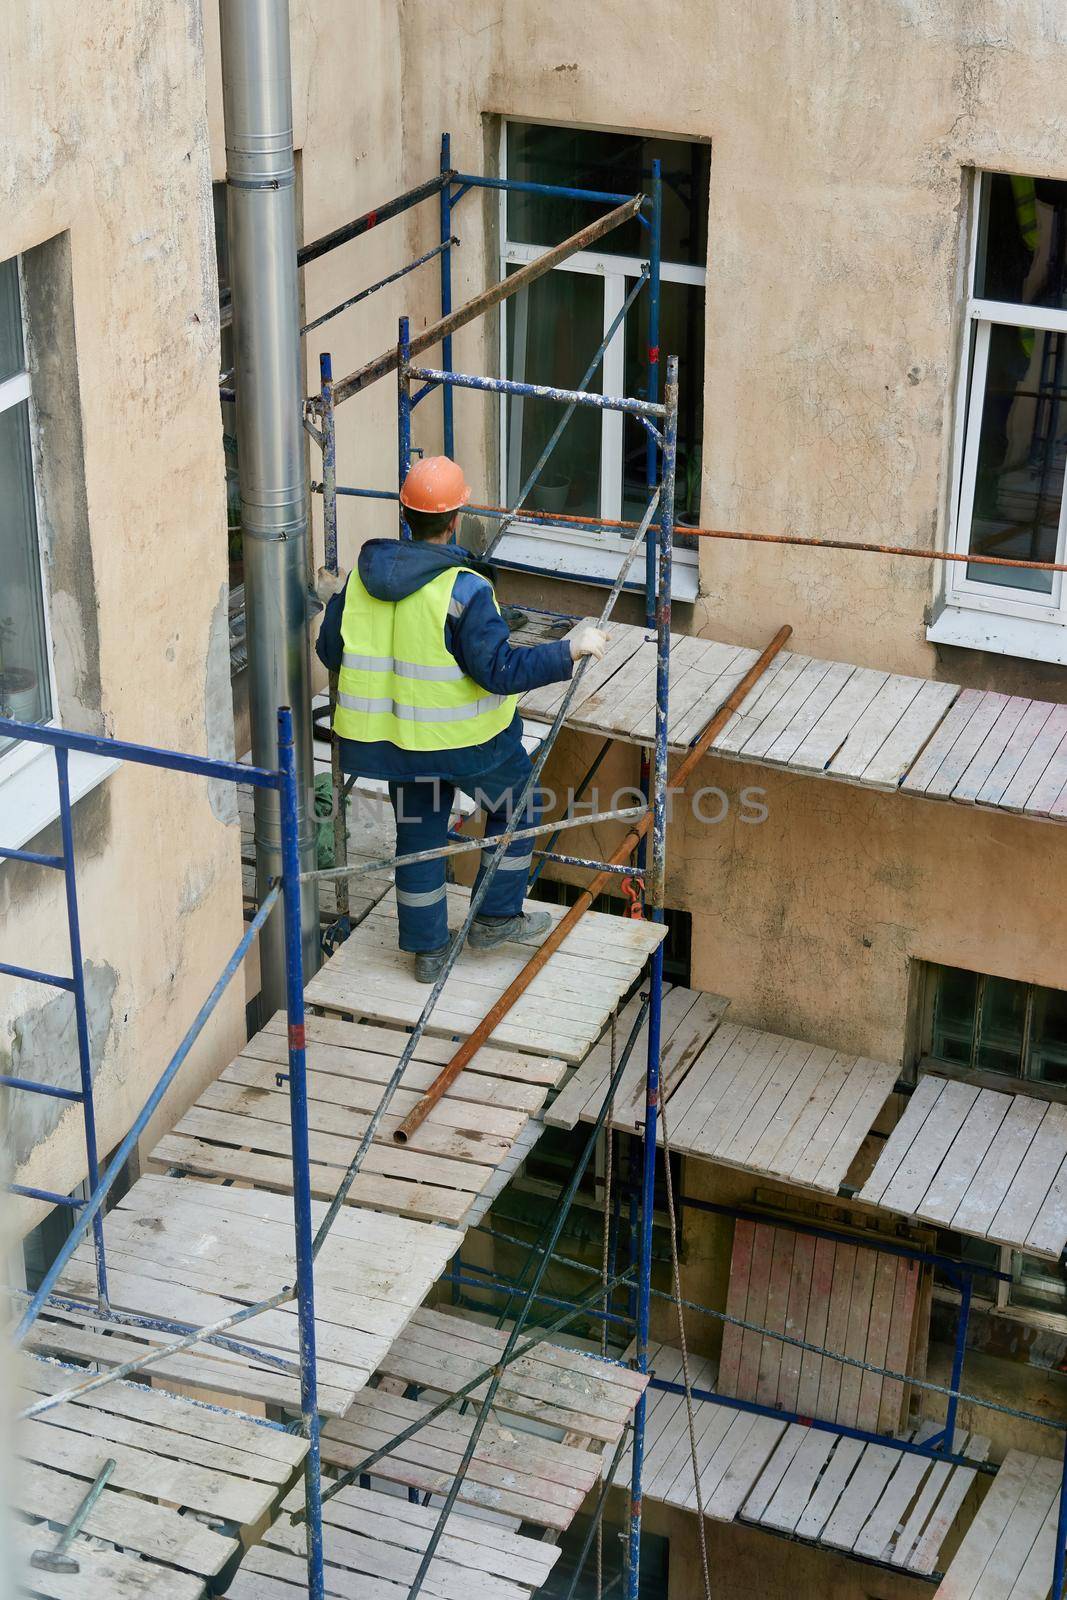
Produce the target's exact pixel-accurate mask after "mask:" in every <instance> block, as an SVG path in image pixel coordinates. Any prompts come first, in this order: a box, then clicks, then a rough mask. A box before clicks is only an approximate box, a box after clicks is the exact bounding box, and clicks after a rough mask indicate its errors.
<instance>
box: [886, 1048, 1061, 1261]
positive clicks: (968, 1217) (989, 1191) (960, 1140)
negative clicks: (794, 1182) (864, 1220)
mask: <svg viewBox="0 0 1067 1600" xmlns="http://www.w3.org/2000/svg"><path fill="white" fill-rule="evenodd" d="M860 1198H861V1199H862V1200H866V1201H868V1202H870V1203H871V1204H872V1205H878V1206H883V1207H885V1208H887V1209H888V1210H891V1211H896V1212H903V1213H904V1214H905V1215H908V1216H914V1217H919V1218H921V1219H922V1220H923V1221H924V1222H935V1223H937V1224H938V1225H940V1226H941V1227H946V1228H952V1229H953V1230H955V1231H956V1232H958V1233H967V1234H973V1235H974V1236H975V1237H976V1238H979V1239H989V1240H991V1241H992V1242H993V1243H995V1244H1003V1245H1012V1246H1014V1247H1015V1248H1016V1249H1018V1250H1025V1251H1026V1252H1027V1253H1028V1254H1030V1255H1039V1256H1044V1257H1047V1258H1048V1259H1050V1260H1059V1257H1060V1255H1061V1254H1062V1251H1063V1249H1064V1245H1065V1244H1067V1107H1064V1106H1062V1105H1059V1104H1054V1103H1053V1104H1050V1103H1047V1102H1045V1101H1043V1100H1038V1099H1035V1098H1033V1097H1031V1096H1026V1095H1011V1094H1001V1093H999V1092H998V1091H997V1090H995V1089H978V1088H976V1087H975V1086H974V1085H971V1084H964V1083H959V1082H957V1081H955V1080H954V1079H949V1078H940V1077H938V1076H937V1075H936V1074H933V1073H930V1074H924V1075H923V1076H922V1077H921V1078H920V1080H919V1084H918V1086H917V1088H916V1090H915V1092H914V1094H913V1095H912V1097H911V1100H910V1101H909V1103H908V1106H907V1109H906V1110H905V1112H904V1115H903V1116H902V1117H901V1119H900V1121H899V1122H898V1123H897V1125H896V1127H895V1128H894V1130H893V1132H892V1133H891V1134H890V1136H889V1138H888V1139H887V1140H886V1143H885V1147H884V1149H883V1150H882V1153H881V1155H880V1156H879V1158H878V1161H877V1163H876V1165H875V1168H874V1171H873V1172H872V1173H871V1175H870V1177H869V1178H868V1180H867V1182H866V1183H865V1184H864V1186H863V1189H862V1190H861V1192H860Z"/></svg>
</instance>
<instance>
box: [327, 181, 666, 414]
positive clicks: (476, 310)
mask: <svg viewBox="0 0 1067 1600" xmlns="http://www.w3.org/2000/svg"><path fill="white" fill-rule="evenodd" d="M644 198H645V197H644V195H642V194H638V195H635V196H634V198H633V199H632V200H627V201H626V203H625V205H621V206H616V207H615V210H614V211H609V212H607V213H606V215H605V216H603V217H598V218H597V220H596V221H595V222H591V223H589V225H588V227H585V228H579V230H578V232H577V233H572V234H571V236H570V238H569V239H564V241H563V243H562V244H557V245H554V246H553V247H552V249H551V250H546V251H545V253H544V255H540V256H538V257H537V260H536V261H530V262H528V263H527V264H526V266H525V267H520V268H519V270H518V272H513V273H512V274H511V276H510V278H502V279H501V280H500V282H499V283H493V284H490V286H489V288H488V289H483V290H482V292H481V294H476V295H475V296H474V298H473V300H468V301H467V302H466V304H465V305H462V306H459V307H458V309H457V310H455V311H451V312H449V314H448V316H447V317H439V318H438V319H437V321H436V322H431V323H430V326H429V327H428V328H424V329H423V331H422V333H418V334H416V335H415V337H414V338H413V339H412V340H411V343H410V345H409V347H408V355H409V356H418V355H421V354H422V352H423V351H424V350H429V349H431V348H432V346H433V345H435V344H440V343H441V340H442V339H446V338H447V337H448V335H449V334H452V333H455V332H456V330H457V328H463V327H466V325H467V323H468V322H473V321H475V319H476V318H477V317H482V316H484V315H485V313H486V312H487V311H491V310H492V308H493V307H494V306H498V305H499V304H500V302H501V301H502V300H507V299H508V298H509V297H510V296H511V295H513V294H517V293H518V292H519V290H520V289H525V288H526V287H527V286H528V285H529V284H531V283H533V282H534V281H535V280H536V279H537V278H542V277H544V275H545V273H546V272H551V271H552V268H553V267H558V266H559V264H560V262H561V261H566V260H567V258H568V256H573V255H575V254H576V253H577V252H578V251H579V250H585V249H586V248H587V247H588V246H589V245H591V244H595V243H596V241H597V240H598V239H601V238H603V236H604V234H606V233H610V232H611V230H612V229H613V228H618V227H620V226H621V224H622V223H624V222H628V221H629V220H630V218H631V217H633V216H636V214H637V212H638V211H639V210H640V209H641V206H642V203H643V202H644ZM398 359H399V350H398V348H397V347H396V346H394V347H393V349H391V350H386V351H384V352H383V354H382V355H380V356H376V357H375V359H374V360H373V361H368V363H367V364H366V366H364V367H360V368H359V369H358V371H356V372H351V373H349V375H348V377H347V378H341V379H340V381H339V382H338V383H336V384H335V385H334V391H333V398H334V404H335V405H340V404H341V401H342V400H347V399H348V398H349V396H350V395H353V394H358V393H359V391H360V390H361V389H365V388H366V387H367V385H368V384H369V383H376V382H377V380H378V379H379V378H384V377H385V376H386V374H387V373H390V372H395V371H396V368H397V362H398Z"/></svg>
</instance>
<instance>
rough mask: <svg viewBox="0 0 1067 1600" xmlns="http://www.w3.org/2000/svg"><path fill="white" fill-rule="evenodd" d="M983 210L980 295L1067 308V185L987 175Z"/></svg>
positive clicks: (977, 290)
mask: <svg viewBox="0 0 1067 1600" xmlns="http://www.w3.org/2000/svg"><path fill="white" fill-rule="evenodd" d="M981 206H982V210H981V218H980V222H979V234H978V256H977V261H976V265H975V294H977V295H978V296H979V297H980V298H982V299H984V300H1014V301H1017V302H1018V303H1019V304H1020V305H1029V306H1056V307H1059V308H1060V309H1061V310H1062V309H1067V281H1065V278H1067V250H1065V246H1067V183H1064V182H1062V181H1061V180H1059V179H1055V178H1028V177H1025V176H1023V175H1020V174H1014V175H1009V174H1007V173H1002V172H987V173H985V174H984V175H983V178H982V195H981Z"/></svg>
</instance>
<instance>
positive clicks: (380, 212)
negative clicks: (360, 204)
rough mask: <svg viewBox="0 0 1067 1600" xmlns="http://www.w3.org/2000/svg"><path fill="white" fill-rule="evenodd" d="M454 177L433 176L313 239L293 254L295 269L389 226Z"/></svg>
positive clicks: (456, 175)
mask: <svg viewBox="0 0 1067 1600" xmlns="http://www.w3.org/2000/svg"><path fill="white" fill-rule="evenodd" d="M457 177H458V173H456V172H454V171H452V170H451V169H450V170H449V171H447V172H436V173H434V175H433V177H432V178H428V179H427V180H426V182H425V183H419V184H416V185H415V187H414V189H406V190H405V191H404V193H403V194H398V195H397V196H396V197H395V198H394V199H392V200H387V201H386V202H385V204H384V205H381V206H375V208H374V210H373V211H365V212H364V213H363V215H362V216H361V217H355V218H354V219H353V220H352V221H351V222H346V223H344V224H343V226H342V227H340V228H335V229H334V230H333V232H332V233H324V234H323V236H322V238H321V239H314V240H312V242H311V243H310V244H305V245H302V246H301V248H300V249H299V250H298V251H297V252H296V264H297V266H298V267H306V266H307V265H308V263H309V262H311V261H318V259H319V257H320V256H325V255H328V254H329V252H330V251H331V250H336V249H337V248H338V246H339V245H342V244H347V243H348V241H349V240H350V239H358V238H359V237H360V235H361V234H364V233H369V232H370V230H371V229H372V228H377V227H379V226H380V225H381V224H382V223H383V222H389V221H391V220H392V218H393V217H399V216H400V215H401V213H402V212H404V211H410V210H411V207H412V206H417V205H418V204H419V203H420V202H421V201H423V200H429V199H430V198H431V197H432V196H433V195H435V194H439V193H440V191H441V190H442V189H443V188H444V186H445V184H446V183H452V182H453V181H454V179H455V178H457Z"/></svg>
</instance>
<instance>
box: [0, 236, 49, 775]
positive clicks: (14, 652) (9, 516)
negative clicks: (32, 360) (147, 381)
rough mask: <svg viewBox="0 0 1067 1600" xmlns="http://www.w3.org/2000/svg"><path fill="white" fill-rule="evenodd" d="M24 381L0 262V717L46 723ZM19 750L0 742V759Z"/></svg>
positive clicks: (18, 313)
mask: <svg viewBox="0 0 1067 1600" xmlns="http://www.w3.org/2000/svg"><path fill="white" fill-rule="evenodd" d="M31 404H32V400H31V394H30V374H29V368H28V362H27V358H26V343H25V338H24V335H23V313H22V281H21V267H20V263H19V260H18V258H17V257H12V258H11V259H9V260H7V261H4V262H0V504H2V505H3V507H4V516H3V519H2V520H0V714H2V715H3V716H5V717H10V718H12V719H13V720H14V721H16V722H31V723H44V722H49V721H50V720H51V718H52V713H53V708H54V705H55V694H54V688H53V684H52V669H51V651H50V649H49V642H48V630H47V624H46V618H45V601H44V575H43V572H42V567H41V547H40V540H39V538H38V531H37V498H36V486H35V481H34V469H33V454H32V450H31V447H30V422H31V417H30V407H31ZM32 748H33V747H30V746H23V747H21V750H18V749H17V747H16V746H15V743H14V741H12V740H6V741H3V742H0V757H3V756H4V755H5V752H7V753H9V758H10V759H16V758H17V755H18V754H21V753H22V752H24V751H26V750H31V751H32Z"/></svg>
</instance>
